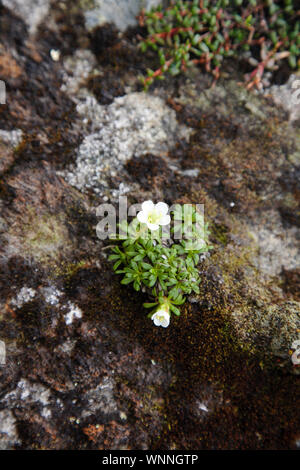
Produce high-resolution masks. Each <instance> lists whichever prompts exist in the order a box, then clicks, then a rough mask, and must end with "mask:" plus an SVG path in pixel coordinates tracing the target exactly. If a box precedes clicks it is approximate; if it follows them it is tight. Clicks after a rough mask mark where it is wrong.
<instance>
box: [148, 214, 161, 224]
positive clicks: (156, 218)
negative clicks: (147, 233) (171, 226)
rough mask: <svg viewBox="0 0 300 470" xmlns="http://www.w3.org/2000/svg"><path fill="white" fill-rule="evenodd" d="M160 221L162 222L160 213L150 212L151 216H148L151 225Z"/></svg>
mask: <svg viewBox="0 0 300 470" xmlns="http://www.w3.org/2000/svg"><path fill="white" fill-rule="evenodd" d="M159 220H160V214H159V213H158V212H156V211H153V212H150V214H148V222H149V224H157V222H159Z"/></svg>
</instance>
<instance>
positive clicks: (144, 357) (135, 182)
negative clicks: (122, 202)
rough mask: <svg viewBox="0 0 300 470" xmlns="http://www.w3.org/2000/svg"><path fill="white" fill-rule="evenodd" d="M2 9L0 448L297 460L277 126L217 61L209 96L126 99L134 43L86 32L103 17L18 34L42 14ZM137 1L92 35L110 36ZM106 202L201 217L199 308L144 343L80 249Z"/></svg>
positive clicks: (294, 241)
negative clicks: (179, 209) (183, 206)
mask: <svg viewBox="0 0 300 470" xmlns="http://www.w3.org/2000/svg"><path fill="white" fill-rule="evenodd" d="M8 3H10V2H6V6H7V8H6V9H3V10H2V15H1V17H0V26H1V27H0V50H1V52H3V51H5V60H4V59H3V61H2V63H5V64H9V69H8V68H7V67H6V68H5V67H3V68H1V67H0V79H3V80H5V81H6V82H7V85H8V90H10V91H9V95H8V102H7V104H6V105H0V151H1V162H0V213H1V216H0V340H1V341H2V342H3V343H4V344H5V364H0V448H1V449H15V448H16V449H133V448H139V449H154V450H155V449H187V450H191V449H274V448H275V449H295V448H298V447H299V406H298V404H299V399H300V396H299V390H300V388H299V340H300V338H299V331H300V303H299V302H300V296H299V286H300V256H299V249H300V247H299V240H300V219H299V214H300V207H299V194H300V188H299V175H300V170H299V168H300V143H299V131H298V129H297V119H294V118H293V119H291V114H290V113H289V112H288V111H289V110H288V109H286V111H287V112H286V113H285V112H283V109H282V107H281V104H280V103H279V101H280V100H279V101H277V100H276V99H275V102H274V100H273V98H272V96H271V95H272V93H266V94H265V96H262V95H259V94H255V93H253V92H247V91H246V90H245V89H244V88H243V87H241V86H240V85H238V83H239V82H240V81H241V77H240V75H239V71H238V70H237V69H236V68H234V67H235V66H234V65H232V64H228V69H227V71H226V73H227V78H226V73H224V77H223V78H222V79H221V80H220V81H219V82H218V83H217V85H216V86H215V87H214V88H210V84H211V78H210V77H209V76H208V75H207V74H204V73H202V72H201V71H200V70H199V69H195V70H191V71H190V72H189V74H188V76H187V77H177V78H174V79H169V80H167V81H166V82H162V83H161V84H156V85H155V86H154V87H153V88H152V89H151V90H150V92H149V93H148V94H144V93H142V92H141V87H140V82H139V79H138V76H139V75H140V74H142V73H145V70H146V68H147V67H150V68H151V67H152V63H153V57H151V55H149V56H145V57H144V56H142V55H141V53H140V52H139V51H138V50H137V39H136V32H134V31H133V32H132V31H131V32H126V33H124V34H120V32H119V31H117V30H116V28H115V27H113V26H107V25H105V26H103V27H101V28H99V27H96V28H94V29H93V31H88V30H87V28H86V23H85V21H86V18H87V14H86V11H92V10H93V8H94V7H95V5H98V7H97V8H103V10H102V11H107V10H104V5H106V7H107V6H108V4H109V2H100V0H99V1H98V2H88V6H86V5H87V4H85V6H83V4H82V2H81V1H76V2H74V1H72V2H63V3H65V5H64V6H63V7H62V2H56V1H54V2H51V6H50V8H49V11H48V16H47V17H45V16H43V15H44V14H46V13H43V15H40V16H34V15H33V16H32V18H31V19H30V21H31V23H30V24H29V19H28V18H27V16H26V18H25V17H24V16H25V14H23V13H22V11H25V10H24V9H25V7H26V8H29V7H30V8H31V7H32V8H33V11H35V9H37V10H38V9H39V7H40V6H41V5H46V4H47V2H41V1H36V0H33V1H29V0H28V1H26V2H23V4H24V5H23V4H22V6H21V3H20V2H14V4H15V6H16V8H15V12H14V13H16V15H17V16H14V14H13V12H12V11H10V8H11V3H10V5H8ZM138 3H139V2H134V1H133V2H131V5H132V9H131V10H125V9H124V8H123V6H125V4H129V2H125V1H124V2H118V5H119V8H121V9H122V15H123V16H119V17H118V20H113V19H112V18H111V17H110V16H109V14H108V13H107V19H109V20H111V21H115V23H116V24H117V25H119V23H118V22H120V21H121V22H122V25H120V29H121V30H125V28H126V25H127V24H129V25H132V24H133V21H134V16H135V15H136V11H137V4H138ZM148 3H149V2H148ZM47 5H48V4H47ZM91 5H92V6H93V8H90V6H91ZM110 5H113V3H112V2H110ZM22 8H23V10H22ZM18 9H19V10H18ZM43 11H44V10H43ZM120 11H121V10H120ZM115 12H117V10H116V9H115ZM22 15H23V16H22ZM22 18H23V20H22ZM34 18H38V20H37V19H35V26H33V25H34V23H33V19H34ZM129 18H131V20H129ZM101 21H102V20H101ZM117 21H118V22H117ZM131 21H132V23H131ZM38 24H39V25H40V26H42V25H43V27H39V26H38ZM4 26H5V28H4ZM8 31H10V32H8ZM33 32H34V35H33V34H32V33H33ZM51 50H55V51H59V55H58V56H59V60H53V57H58V56H56V55H54V56H53V54H52V56H53V57H51V54H50V52H51ZM0 57H4V55H0ZM0 60H1V59H0ZM0 65H1V62H0ZM7 70H11V71H12V70H14V71H15V73H14V74H12V73H10V74H9V73H7ZM280 90H281V91H280ZM284 90H285V89H284ZM277 91H278V92H283V89H278V90H277ZM276 103H278V104H276ZM123 193H126V195H127V196H128V199H129V202H130V203H136V202H141V201H143V200H146V199H153V200H155V201H159V200H164V201H166V202H167V203H169V204H173V203H175V202H178V203H184V202H188V203H193V202H194V203H203V204H204V205H205V217H206V219H207V221H208V222H209V223H210V230H211V235H210V239H211V242H212V244H213V245H214V249H213V250H212V252H211V253H210V254H209V255H207V256H203V257H202V258H201V262H200V264H199V271H200V274H201V278H202V282H201V291H200V294H199V295H198V296H194V297H193V298H190V299H189V301H188V302H186V304H185V305H184V306H183V308H182V314H181V316H180V318H174V319H172V322H171V325H170V327H169V328H167V329H164V330H163V329H161V328H160V329H159V328H155V327H154V326H153V324H152V323H151V322H149V321H148V320H147V319H146V314H145V312H144V309H143V307H142V304H143V302H144V301H145V297H144V295H143V294H137V293H135V292H134V291H132V290H131V289H129V288H127V287H125V286H120V284H119V280H118V278H117V276H115V275H113V273H112V269H111V266H110V264H109V263H108V261H107V256H106V254H105V253H106V252H105V251H103V250H102V248H103V242H101V241H100V240H99V239H98V238H97V235H96V226H97V223H98V221H99V220H98V218H97V217H96V207H97V206H98V205H99V204H100V203H102V202H105V201H108V202H114V203H115V202H116V200H117V198H118V196H119V195H120V194H123ZM1 344H2V343H1ZM37 436H38V437H37Z"/></svg>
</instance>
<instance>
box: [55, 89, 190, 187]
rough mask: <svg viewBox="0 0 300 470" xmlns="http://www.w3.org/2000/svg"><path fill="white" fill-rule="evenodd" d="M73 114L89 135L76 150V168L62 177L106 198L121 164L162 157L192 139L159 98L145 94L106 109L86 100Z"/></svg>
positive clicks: (128, 97) (130, 95)
mask: <svg viewBox="0 0 300 470" xmlns="http://www.w3.org/2000/svg"><path fill="white" fill-rule="evenodd" d="M77 111H78V113H79V114H80V115H81V116H82V119H83V124H84V126H86V129H87V130H88V129H90V132H91V133H90V134H89V135H87V136H86V137H85V138H84V140H83V142H82V144H81V145H80V147H79V149H78V152H77V160H76V164H75V166H73V167H71V168H70V169H69V171H67V172H65V173H64V174H63V176H64V177H65V179H66V180H67V181H68V183H70V184H71V185H73V186H75V187H76V188H78V189H79V190H81V191H84V190H85V189H92V190H93V191H95V192H96V193H98V194H100V195H103V194H104V193H105V191H108V192H109V193H111V191H112V190H113V189H114V188H112V187H111V182H110V179H111V177H114V175H118V176H119V177H120V176H122V171H123V165H124V163H125V162H127V161H128V160H129V159H130V158H132V157H133V156H134V155H135V156H142V155H144V154H146V153H148V152H149V153H152V154H154V155H162V154H166V153H167V152H168V151H169V150H170V149H171V148H172V147H174V145H175V143H176V142H177V141H178V139H181V138H185V139H188V137H189V135H190V133H191V130H190V129H188V128H187V127H186V126H184V125H180V124H179V123H178V122H177V120H176V114H175V111H174V110H172V109H170V108H169V107H168V106H167V105H166V104H165V102H164V101H163V100H162V99H161V98H159V97H157V96H151V95H150V94H146V93H130V94H128V95H126V96H122V97H118V98H116V99H115V100H114V102H113V103H112V104H110V105H108V106H102V105H99V104H98V102H97V101H96V99H95V98H94V97H93V96H88V97H85V99H84V100H83V101H82V102H81V103H79V104H78V105H77Z"/></svg>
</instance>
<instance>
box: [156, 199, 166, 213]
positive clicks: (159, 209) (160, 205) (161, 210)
mask: <svg viewBox="0 0 300 470" xmlns="http://www.w3.org/2000/svg"><path fill="white" fill-rule="evenodd" d="M155 210H156V211H157V212H159V213H160V214H162V215H166V214H167V213H168V211H169V206H168V204H166V203H165V202H158V203H157V204H155Z"/></svg>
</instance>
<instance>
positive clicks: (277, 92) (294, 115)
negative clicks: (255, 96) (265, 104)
mask: <svg viewBox="0 0 300 470" xmlns="http://www.w3.org/2000/svg"><path fill="white" fill-rule="evenodd" d="M267 94H268V95H271V96H272V97H273V100H274V102H275V103H276V104H277V105H279V106H281V107H282V108H283V109H284V110H285V111H286V112H287V113H288V114H289V119H290V121H291V122H293V121H297V120H298V119H299V118H300V74H299V73H298V74H292V75H291V76H290V77H289V79H288V81H287V83H285V84H284V85H280V86H278V85H273V86H272V87H271V88H270V90H268V91H267Z"/></svg>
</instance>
